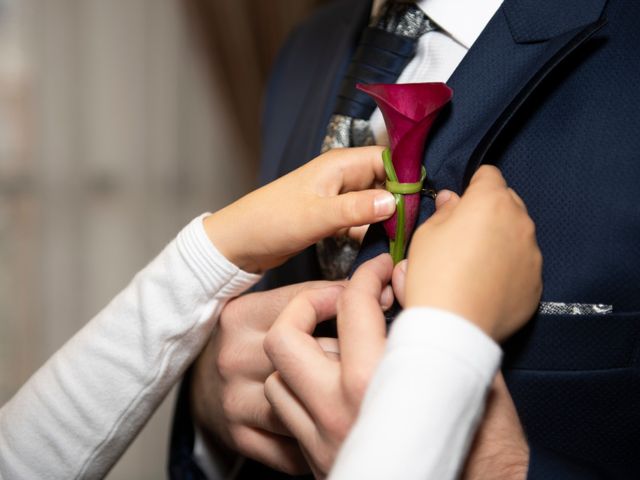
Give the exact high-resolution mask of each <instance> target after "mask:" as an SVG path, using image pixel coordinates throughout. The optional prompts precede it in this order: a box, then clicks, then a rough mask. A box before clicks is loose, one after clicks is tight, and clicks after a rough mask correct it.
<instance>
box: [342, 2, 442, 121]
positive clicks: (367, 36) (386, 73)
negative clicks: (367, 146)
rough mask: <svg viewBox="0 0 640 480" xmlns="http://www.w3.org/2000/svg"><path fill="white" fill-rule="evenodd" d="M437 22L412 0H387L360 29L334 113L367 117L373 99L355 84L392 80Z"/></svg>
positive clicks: (395, 79)
mask: <svg viewBox="0 0 640 480" xmlns="http://www.w3.org/2000/svg"><path fill="white" fill-rule="evenodd" d="M435 29H436V25H435V24H434V23H433V22H431V21H430V20H429V18H428V17H427V15H426V14H425V13H424V12H423V11H422V10H421V9H420V8H418V7H417V6H416V4H415V2H399V1H395V0H392V1H388V2H387V3H385V4H384V6H383V7H382V10H381V11H380V14H379V15H378V16H377V18H375V19H374V21H373V22H372V25H371V26H369V27H367V28H366V29H365V31H364V32H363V34H362V36H361V38H360V43H359V44H358V48H357V49H356V51H355V52H354V55H353V58H352V59H351V64H350V65H349V69H348V70H347V73H346V74H345V76H344V79H343V81H342V85H341V87H340V93H339V94H338V101H337V104H336V109H335V111H334V113H335V114H338V115H344V116H348V117H353V118H359V119H365V120H366V119H368V118H369V117H370V116H371V114H372V113H373V111H374V110H375V109H376V104H375V102H374V100H373V99H372V98H371V97H370V96H368V95H367V94H365V93H363V92H360V91H359V90H357V89H356V84H358V83H363V84H372V83H395V82H396V81H397V80H398V77H399V76H400V73H401V72H402V70H403V69H404V67H406V66H407V64H408V63H409V62H410V61H411V59H412V58H413V57H414V56H415V53H416V47H417V44H418V39H419V38H420V37H421V36H422V35H424V34H425V33H427V32H430V31H432V30H435Z"/></svg>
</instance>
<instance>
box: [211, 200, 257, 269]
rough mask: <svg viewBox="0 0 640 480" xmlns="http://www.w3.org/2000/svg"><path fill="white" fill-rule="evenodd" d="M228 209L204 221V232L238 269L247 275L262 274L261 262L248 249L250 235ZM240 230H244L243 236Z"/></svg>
mask: <svg viewBox="0 0 640 480" xmlns="http://www.w3.org/2000/svg"><path fill="white" fill-rule="evenodd" d="M228 208H229V207H227V208H224V209H222V210H220V211H218V212H216V213H214V214H212V215H209V216H208V217H206V218H205V219H204V221H203V225H204V230H205V232H206V234H207V237H208V238H209V241H210V242H211V243H213V245H214V246H215V247H216V248H217V249H218V251H219V252H220V253H221V254H222V255H224V256H225V258H226V259H227V260H229V261H230V262H231V263H233V264H234V265H235V266H236V267H238V268H240V269H241V270H244V271H245V272H247V273H262V269H261V267H260V265H259V262H257V261H255V260H254V259H253V258H252V256H251V253H250V252H249V251H248V249H247V246H248V245H250V244H251V242H252V240H251V235H250V233H249V232H247V230H246V229H243V227H242V225H240V222H239V219H237V218H234V216H233V214H232V213H230V211H229V210H228ZM240 230H244V233H243V234H242V235H239V234H238V231H240ZM240 238H242V240H241V241H240V240H239V239H240Z"/></svg>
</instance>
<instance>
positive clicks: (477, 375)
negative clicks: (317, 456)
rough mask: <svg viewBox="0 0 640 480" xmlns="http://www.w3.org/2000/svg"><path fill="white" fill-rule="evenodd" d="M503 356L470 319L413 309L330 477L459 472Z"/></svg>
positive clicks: (398, 328) (399, 325)
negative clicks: (468, 320)
mask: <svg viewBox="0 0 640 480" xmlns="http://www.w3.org/2000/svg"><path fill="white" fill-rule="evenodd" d="M500 359H501V351H500V348H499V347H498V345H496V344H495V343H494V342H493V341H492V340H491V339H490V338H489V337H487V336H486V335H485V334H484V333H482V331H480V330H479V329H478V328H476V327H475V326H474V325H473V324H471V323H470V322H467V321H466V320H465V319H463V318H460V317H459V316H457V315H453V314H451V313H449V312H445V311H442V310H436V309H432V308H411V309H408V310H405V311H404V312H403V313H401V314H400V315H399V316H398V318H397V319H396V321H395V323H394V325H393V327H392V329H391V332H390V335H389V340H388V344H387V349H386V351H385V354H384V357H383V359H382V361H381V362H380V365H379V366H378V368H377V370H376V372H375V374H374V376H373V379H372V381H371V384H370V385H369V388H368V389H367V393H366V395H365V398H364V401H363V402H362V407H361V409H360V414H359V417H358V419H357V420H356V423H355V425H354V427H353V429H352V430H351V433H350V434H349V436H348V437H347V439H346V441H345V442H344V444H343V446H342V449H341V451H340V453H339V455H338V458H337V460H336V462H335V464H334V467H333V470H332V472H331V474H330V478H331V479H332V480H338V479H340V480H342V479H344V480H348V479H352V478H367V479H369V480H375V479H380V480H382V479H385V480H386V479H388V478H402V479H407V480H411V479H438V480H446V479H453V478H456V476H457V475H458V474H459V471H460V468H461V465H462V463H463V461H464V458H465V456H466V452H467V450H468V447H469V444H470V442H471V440H472V438H473V434H474V432H475V426H476V425H477V423H478V421H479V419H480V416H481V413H482V409H483V406H484V400H485V396H486V392H487V390H488V388H489V386H490V385H491V382H492V380H493V377H494V375H495V373H496V370H497V368H498V366H499V364H500Z"/></svg>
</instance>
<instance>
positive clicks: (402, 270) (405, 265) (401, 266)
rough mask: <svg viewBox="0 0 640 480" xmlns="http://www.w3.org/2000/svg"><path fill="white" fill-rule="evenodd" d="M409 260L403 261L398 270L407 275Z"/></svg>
mask: <svg viewBox="0 0 640 480" xmlns="http://www.w3.org/2000/svg"><path fill="white" fill-rule="evenodd" d="M407 263H409V262H407V260H403V261H401V262H400V263H399V264H398V268H399V269H400V271H401V272H402V273H403V274H405V275H406V273H407Z"/></svg>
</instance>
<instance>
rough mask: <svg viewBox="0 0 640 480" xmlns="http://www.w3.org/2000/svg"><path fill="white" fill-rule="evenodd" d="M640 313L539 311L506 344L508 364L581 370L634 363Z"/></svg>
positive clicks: (525, 367) (546, 369) (509, 365)
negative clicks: (562, 312)
mask: <svg viewBox="0 0 640 480" xmlns="http://www.w3.org/2000/svg"><path fill="white" fill-rule="evenodd" d="M639 334H640V312H632V313H611V314H590V315H567V314H563V315H557V314H551V315H550V314H538V315H537V316H536V317H535V318H534V319H533V320H532V321H531V322H530V323H529V324H528V325H527V326H526V327H525V328H524V329H523V330H522V331H520V332H518V333H517V334H516V335H515V336H514V337H513V338H511V339H510V340H509V341H508V342H507V343H506V344H505V345H504V351H505V364H504V365H505V367H506V368H507V369H513V370H540V371H578V370H607V369H615V368H628V367H631V366H633V364H634V362H635V361H636V357H637V354H638V352H637V350H638V343H639V342H638V337H639Z"/></svg>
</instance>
